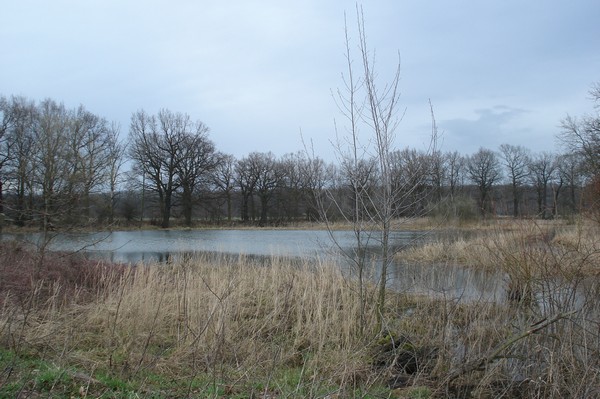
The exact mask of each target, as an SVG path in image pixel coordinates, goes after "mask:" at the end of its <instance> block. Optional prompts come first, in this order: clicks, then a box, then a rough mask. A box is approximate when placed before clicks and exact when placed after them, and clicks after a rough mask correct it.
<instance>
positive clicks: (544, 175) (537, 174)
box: [529, 152, 557, 219]
mask: <svg viewBox="0 0 600 399" xmlns="http://www.w3.org/2000/svg"><path fill="white" fill-rule="evenodd" d="M556 168H557V162H556V155H554V154H551V153H548V152H542V153H540V154H537V155H535V156H534V157H533V158H532V160H531V162H530V164H529V171H530V179H531V184H532V185H533V187H534V188H535V191H536V193H537V211H538V215H539V217H541V218H542V219H546V218H547V216H548V214H547V211H548V183H549V182H550V181H551V179H553V178H554V177H555V172H556Z"/></svg>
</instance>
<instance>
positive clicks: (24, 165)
mask: <svg viewBox="0 0 600 399" xmlns="http://www.w3.org/2000/svg"><path fill="white" fill-rule="evenodd" d="M3 112H4V113H5V118H4V122H6V121H7V120H10V121H11V123H10V124H8V125H4V123H3V126H4V127H5V128H6V127H7V128H8V129H7V130H5V133H4V134H5V135H6V136H5V140H6V143H5V144H4V148H5V150H4V151H5V156H4V157H5V159H7V158H6V156H7V155H8V152H6V151H7V150H9V149H10V155H11V156H10V158H9V162H8V164H7V165H6V166H7V169H8V171H6V172H7V173H5V174H4V176H5V177H8V178H9V179H10V180H12V184H13V187H14V193H15V200H16V201H15V205H14V213H15V216H14V219H15V223H16V224H17V225H19V226H23V225H24V223H25V220H26V219H29V218H31V217H32V215H31V212H32V210H33V195H34V180H35V178H34V177H35V168H34V161H35V154H34V144H35V138H34V131H35V130H36V127H35V126H36V123H37V121H38V115H37V108H36V106H35V103H34V102H33V101H29V100H27V99H26V98H25V97H14V96H13V97H11V99H10V100H9V101H8V100H6V102H4V106H3ZM8 113H9V114H10V116H9V117H8V118H9V119H7V118H6V114H8ZM0 141H2V140H0ZM9 143H10V144H9ZM0 196H1V194H0ZM0 202H1V201H0Z"/></svg>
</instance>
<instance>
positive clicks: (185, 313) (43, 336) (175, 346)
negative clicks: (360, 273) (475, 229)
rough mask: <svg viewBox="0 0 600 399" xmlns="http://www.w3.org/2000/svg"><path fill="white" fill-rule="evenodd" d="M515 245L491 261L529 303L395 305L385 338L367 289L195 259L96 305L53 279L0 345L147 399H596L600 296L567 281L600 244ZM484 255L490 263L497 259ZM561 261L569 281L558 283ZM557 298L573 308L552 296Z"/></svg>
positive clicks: (100, 280)
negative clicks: (155, 396)
mask: <svg viewBox="0 0 600 399" xmlns="http://www.w3.org/2000/svg"><path fill="white" fill-rule="evenodd" d="M531 232H534V233H535V234H536V235H535V236H534V237H537V238H535V240H532V239H530V238H527V237H530V233H531ZM502 234H504V235H503V236H501V237H496V238H495V239H490V238H489V237H487V238H485V239H486V240H489V241H481V244H478V245H480V246H481V248H482V257H481V258H480V259H481V260H483V259H487V261H489V262H490V267H495V266H494V265H500V264H502V265H504V266H503V267H505V268H506V270H507V273H508V272H509V270H510V269H509V266H511V265H512V266H511V267H519V268H524V269H527V268H532V269H533V268H534V267H535V270H536V272H535V273H533V272H532V274H531V276H528V275H525V274H524V275H525V277H523V278H530V279H531V280H530V282H531V288H532V291H531V292H532V294H531V296H530V299H529V300H528V301H523V300H519V301H508V300H507V301H505V302H500V303H498V302H487V301H474V302H467V303H465V302H461V301H460V300H459V298H454V297H450V296H446V297H438V298H431V297H427V296H423V295H408V294H400V293H390V294H389V295H388V301H387V303H386V308H385V314H384V315H383V316H384V317H383V320H384V325H385V329H384V331H374V330H372V329H371V328H370V326H375V325H377V324H378V323H377V315H376V314H375V305H374V303H375V301H368V302H367V305H368V306H369V308H368V309H367V311H366V312H365V315H366V316H367V318H366V320H365V324H366V328H361V326H360V325H358V323H359V322H360V320H361V318H360V317H359V316H360V311H361V309H360V298H359V294H358V290H357V287H356V285H355V282H354V281H353V280H352V279H348V278H346V277H345V276H343V275H342V273H341V272H340V271H339V269H338V267H337V266H336V265H332V264H309V263H298V262H291V261H289V260H284V259H278V258H273V259H270V260H269V261H268V262H267V263H264V262H257V261H256V260H253V259H251V258H244V257H239V258H226V257H222V258H208V257H196V258H185V259H179V260H177V261H175V262H173V263H170V264H160V265H148V266H142V265H138V266H136V267H129V268H125V269H122V268H110V267H103V268H97V269H94V270H97V274H96V276H95V277H94V278H93V279H92V278H88V279H83V280H80V281H88V282H90V283H89V284H88V283H86V284H88V285H86V284H82V283H77V284H75V285H78V284H82V285H81V287H83V288H81V289H80V291H81V292H85V295H67V296H65V295H63V293H64V292H76V291H72V290H71V288H72V287H70V286H69V283H68V280H64V279H62V280H61V279H55V280H54V282H53V283H52V284H51V283H50V278H46V279H42V280H41V281H39V282H37V283H35V284H32V285H31V289H30V290H29V291H26V292H25V291H23V292H21V293H20V294H19V295H20V296H16V295H15V294H13V293H12V292H11V291H10V290H6V291H3V292H2V295H3V298H4V301H3V303H2V307H0V344H1V345H2V347H4V348H8V349H10V350H13V351H18V352H19V353H23V354H24V355H27V356H41V357H44V358H45V359H48V360H50V361H52V362H53V364H57V365H60V366H62V367H65V368H70V367H75V368H76V369H77V370H81V371H83V372H84V373H85V374H86V375H89V376H90V379H94V381H96V380H95V378H96V377H97V375H98V374H99V373H100V372H102V373H108V374H110V375H113V376H116V377H118V378H120V379H122V380H126V381H129V380H131V381H138V383H139V384H140V387H139V392H140V393H141V394H150V393H156V392H162V393H161V395H162V396H163V397H172V396H183V397H185V396H194V395H195V396H199V397H203V396H204V397H223V396H225V397H227V396H236V395H237V397H244V395H245V396H246V397H248V396H254V397H325V396H326V395H330V394H336V395H339V396H338V397H361V395H362V393H364V392H368V390H369V389H370V388H373V387H377V386H384V387H387V389H388V391H386V393H385V394H384V396H388V395H390V396H392V395H396V396H397V397H402V396H401V395H403V393H402V389H405V388H406V387H410V386H426V387H428V389H429V390H428V391H426V392H429V395H430V397H473V396H475V397H508V398H510V397H534V398H535V397H538V398H545V397H550V398H559V397H598V396H599V395H600V360H599V357H598V354H599V353H600V333H599V331H600V324H599V323H600V322H599V320H600V315H598V309H600V307H599V306H598V305H599V304H598V302H599V299H598V298H600V295H599V294H600V289H599V288H598V283H597V282H589V281H588V280H585V278H587V277H584V275H583V274H581V276H580V277H577V276H579V274H577V273H571V274H568V275H567V274H566V270H571V268H572V267H575V268H576V269H577V270H583V269H588V268H593V267H595V266H594V265H595V263H594V262H595V257H594V251H593V250H594V248H595V246H594V244H593V242H594V240H593V238H590V237H584V236H583V235H584V234H586V233H585V232H583V231H582V233H581V234H580V235H577V234H575V235H567V234H566V233H564V234H563V233H562V232H561V233H560V234H558V232H557V234H555V236H554V237H553V238H552V239H551V240H548V239H544V240H542V241H539V232H537V230H536V229H535V228H534V229H533V230H531V231H530V230H523V231H522V232H521V233H520V234H517V233H515V232H508V233H505V232H503V233H502ZM569 237H570V238H569ZM578 237H579V238H578ZM479 239H481V240H484V239H483V238H479ZM547 241H548V242H547ZM501 243H506V244H503V245H500V244H501ZM516 243H520V244H519V245H523V246H522V247H519V246H518V245H517V244H516ZM448 245H450V244H448ZM471 245H472V244H471ZM504 245H506V246H504ZM555 247H557V248H563V249H561V250H560V251H559V250H558V249H556V250H555ZM519 248H520V249H519ZM484 250H487V251H488V252H493V253H492V254H487V257H486V258H484V257H483V254H484ZM553 251H554V252H553ZM569 251H574V253H571V252H569ZM590 251H591V252H592V253H589V252H590ZM559 255H560V256H559ZM15 256H16V255H15ZM18 256H21V257H22V258H24V257H25V255H24V253H23V252H18ZM48 258H49V259H52V257H48ZM11 259H12V258H11ZM567 259H569V260H570V261H569V262H566V260H567ZM560 260H562V261H564V264H566V265H568V268H566V269H565V275H560V274H559V275H557V274H556V273H554V272H555V271H556V267H558V266H560V265H557V264H556V263H555V262H556V261H560ZM493 262H497V263H493ZM536 262H537V263H536ZM542 262H545V265H542ZM570 262H572V263H570ZM528 265H529V266H528ZM542 266H543V267H542ZM496 267H497V266H496ZM48 268H51V267H50V265H48ZM540 268H542V269H544V270H545V269H547V270H548V271H552V273H550V272H548V273H546V274H539V273H538V270H539V269H540ZM1 270H7V269H6V268H4V269H2V268H0V271H1ZM515 273H516V272H515ZM519 273H525V272H521V271H519ZM515 276H517V274H515ZM551 276H553V277H552V278H551ZM557 276H558V278H557ZM568 276H572V278H571V279H570V280H568V282H569V283H568V284H566V285H565V283H564V281H563V280H565V279H566V278H567V277H568ZM586 276H589V275H586ZM91 282H93V283H91ZM36 284H37V285H36ZM39 284H42V285H44V286H45V287H49V286H51V287H53V289H52V290H38V289H36V288H35V287H37V286H38V285H39ZM585 284H587V285H586V286H585V287H584V285H585ZM551 286H552V287H551ZM555 286H560V287H558V288H560V290H558V292H560V293H561V295H556V296H552V295H546V294H549V293H550V291H552V292H553V293H556V290H555V288H557V287H555ZM67 287H68V290H67ZM544 287H545V288H544ZM367 288H368V294H369V295H374V294H375V291H374V288H373V287H370V286H369V287H367ZM550 288H552V290H550ZM583 288H584V289H583ZM544 289H546V291H544ZM65 290H67V291H65ZM42 293H43V295H42ZM19 298H32V299H31V300H30V301H27V300H21V299H19ZM25 304H29V306H28V307H27V306H25ZM362 327H365V326H362ZM361 331H365V333H364V334H361ZM156 376H160V382H156V378H157V377H156ZM3 378H4V377H3ZM6 380H7V381H8V377H7V379H6ZM3 382H4V380H2V379H0V388H1V387H2V383H3ZM166 382H169V383H171V382H174V383H175V384H176V385H177V386H178V387H179V388H177V390H176V393H177V394H175V393H174V392H175V391H169V390H168V389H169V388H168V387H166V386H165V385H166ZM95 383H96V382H95ZM182 385H183V386H187V387H188V388H187V390H184V391H183V392H182V391H181V386H182ZM399 387H403V388H399ZM396 388H398V389H397V390H393V389H396ZM357 389H358V391H357ZM357 392H358V393H357Z"/></svg>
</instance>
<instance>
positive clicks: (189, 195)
mask: <svg viewBox="0 0 600 399" xmlns="http://www.w3.org/2000/svg"><path fill="white" fill-rule="evenodd" d="M185 123H186V125H187V127H185V128H184V130H182V132H181V134H182V136H183V137H182V146H181V149H180V153H179V161H178V162H177V167H176V169H177V174H178V179H179V186H180V187H181V189H182V194H181V195H182V204H183V215H184V218H185V224H186V225H187V226H191V225H192V208H193V195H194V193H195V192H196V190H197V189H198V187H199V186H201V185H206V184H208V182H209V180H210V177H211V173H212V171H213V170H214V169H215V167H216V165H217V162H218V158H217V156H216V151H215V145H214V144H213V142H212V141H211V140H209V138H208V131H209V130H208V127H207V126H206V125H204V124H203V123H202V122H196V123H189V124H188V122H185ZM182 127H183V126H182Z"/></svg>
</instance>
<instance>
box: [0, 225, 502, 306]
mask: <svg viewBox="0 0 600 399" xmlns="http://www.w3.org/2000/svg"><path fill="white" fill-rule="evenodd" d="M332 234H333V237H332V235H331V234H330V233H329V232H328V231H324V230H262V229H261V230H218V229H215V230H146V231H116V232H111V233H109V232H97V233H80V234H66V233H61V234H57V235H55V236H54V237H52V239H51V240H50V241H49V249H51V250H56V251H69V252H72V251H79V252H83V253H85V254H86V255H87V256H89V257H91V258H95V259H105V260H109V261H112V262H122V263H133V264H135V263H139V262H143V263H152V262H164V261H167V260H169V259H173V258H176V257H178V256H183V255H186V256H189V255H193V254H206V253H210V254H227V255H234V256H235V255H240V254H241V255H248V256H255V257H272V256H278V257H291V258H301V259H303V260H308V261H320V260H327V261H334V262H336V263H338V264H339V265H340V267H341V268H342V269H343V270H347V271H351V269H352V266H351V262H349V261H348V257H347V256H345V255H344V253H346V254H351V253H353V252H354V248H355V243H356V240H355V237H354V234H353V232H351V231H336V232H333V233H332ZM7 238H17V239H19V240H23V241H28V242H31V243H33V244H35V245H38V246H39V245H40V244H41V243H42V238H43V237H42V236H41V235H40V234H27V235H10V236H7V235H4V236H3V239H7ZM427 239H431V236H430V235H426V234H424V233H420V232H408V231H397V232H394V233H393V234H392V236H391V244H392V247H393V248H394V250H401V249H402V248H404V247H408V246H411V245H415V244H416V243H418V242H422V241H423V240H427ZM376 248H377V235H373V236H372V237H371V239H370V240H369V242H368V246H367V248H366V259H370V254H369V250H371V251H373V250H375V249H376ZM369 268H370V270H371V271H372V273H371V276H372V278H373V279H377V278H378V275H379V274H380V265H378V264H377V262H376V261H373V262H370V266H369ZM388 279H389V285H390V287H391V288H392V289H395V290H397V291H402V292H405V291H406V292H418V293H425V294H428V295H435V296H442V297H446V298H457V299H461V300H479V299H483V300H490V301H497V300H499V298H501V297H502V296H503V290H502V286H503V282H502V279H503V277H502V276H498V275H491V274H490V273H487V272H483V271H478V270H473V269H467V268H464V267H461V266H458V265H448V264H444V265H417V264H404V263H403V264H400V263H394V264H393V265H392V267H391V270H390V272H389V275H388Z"/></svg>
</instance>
